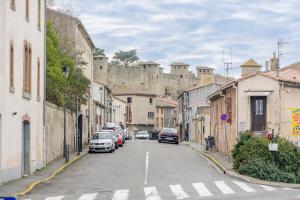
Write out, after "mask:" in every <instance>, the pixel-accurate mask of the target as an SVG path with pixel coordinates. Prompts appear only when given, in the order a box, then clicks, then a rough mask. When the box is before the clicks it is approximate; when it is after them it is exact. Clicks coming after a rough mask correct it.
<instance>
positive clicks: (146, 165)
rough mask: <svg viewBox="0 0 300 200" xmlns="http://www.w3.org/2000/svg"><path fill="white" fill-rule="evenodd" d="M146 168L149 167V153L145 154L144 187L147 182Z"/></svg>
mask: <svg viewBox="0 0 300 200" xmlns="http://www.w3.org/2000/svg"><path fill="white" fill-rule="evenodd" d="M148 167H149V152H146V163H145V180H144V184H145V185H147V182H148Z"/></svg>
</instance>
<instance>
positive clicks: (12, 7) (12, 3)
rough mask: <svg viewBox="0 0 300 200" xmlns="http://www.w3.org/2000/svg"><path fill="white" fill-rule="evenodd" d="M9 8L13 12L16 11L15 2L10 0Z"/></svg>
mask: <svg viewBox="0 0 300 200" xmlns="http://www.w3.org/2000/svg"><path fill="white" fill-rule="evenodd" d="M10 8H11V9H12V10H13V11H15V10H16V0H10Z"/></svg>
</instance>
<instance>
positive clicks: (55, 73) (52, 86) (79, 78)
mask: <svg viewBox="0 0 300 200" xmlns="http://www.w3.org/2000/svg"><path fill="white" fill-rule="evenodd" d="M46 51H47V54H46V55H47V57H46V59H47V65H46V100H47V101H49V102H51V103H54V104H56V105H58V106H62V105H63V101H64V83H65V77H64V75H63V72H62V66H63V65H64V64H68V65H69V66H70V73H69V76H68V78H67V99H66V101H67V108H68V109H70V110H72V111H75V110H76V104H75V102H76V96H78V97H79V99H80V101H81V102H82V103H86V101H87V99H86V93H87V91H88V89H89V88H88V87H89V85H90V81H89V80H88V79H87V78H86V77H85V76H84V74H83V72H82V70H81V69H80V68H75V60H74V59H72V58H71V57H69V56H67V55H65V54H63V53H62V52H61V51H60V49H59V39H58V36H57V34H56V33H55V32H54V31H53V30H52V26H51V23H50V22H47V45H46Z"/></svg>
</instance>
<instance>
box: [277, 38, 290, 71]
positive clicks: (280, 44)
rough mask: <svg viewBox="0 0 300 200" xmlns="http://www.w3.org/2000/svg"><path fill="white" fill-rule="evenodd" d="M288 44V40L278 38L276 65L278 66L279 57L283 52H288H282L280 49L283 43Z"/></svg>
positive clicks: (282, 47)
mask: <svg viewBox="0 0 300 200" xmlns="http://www.w3.org/2000/svg"><path fill="white" fill-rule="evenodd" d="M285 44H289V42H288V41H284V39H282V38H279V39H278V42H277V55H278V62H277V67H280V57H282V56H283V55H285V54H288V53H283V52H282V50H283V49H284V45H285Z"/></svg>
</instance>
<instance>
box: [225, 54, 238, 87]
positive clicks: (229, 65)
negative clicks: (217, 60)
mask: <svg viewBox="0 0 300 200" xmlns="http://www.w3.org/2000/svg"><path fill="white" fill-rule="evenodd" d="M229 53H230V61H227V60H226V59H225V55H224V49H223V63H224V69H225V71H226V79H227V82H228V81H229V70H232V69H237V68H239V67H232V51H231V48H229Z"/></svg>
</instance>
